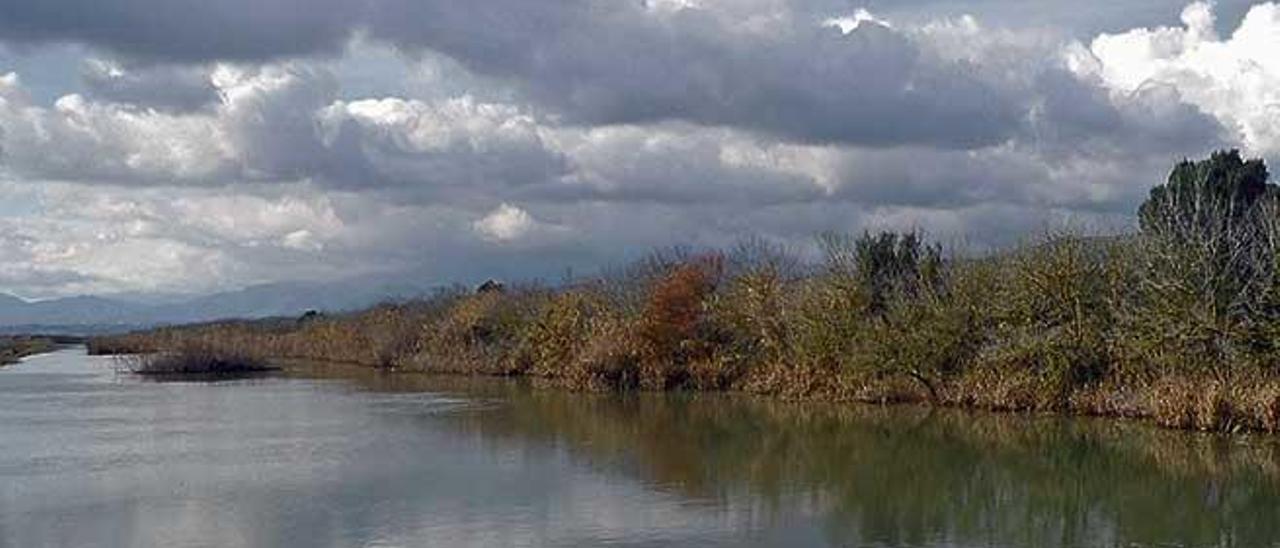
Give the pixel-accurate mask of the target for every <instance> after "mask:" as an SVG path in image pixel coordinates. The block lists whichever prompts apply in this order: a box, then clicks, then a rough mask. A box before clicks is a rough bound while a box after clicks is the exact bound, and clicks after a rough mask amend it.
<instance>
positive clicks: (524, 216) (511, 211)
mask: <svg viewBox="0 0 1280 548" xmlns="http://www.w3.org/2000/svg"><path fill="white" fill-rule="evenodd" d="M537 224H538V223H537V221H535V220H533V217H531V216H530V215H529V213H528V212H526V211H525V210H523V209H520V208H518V207H516V206H513V205H511V204H505V203H504V204H502V205H500V206H498V208H497V209H495V210H493V211H491V212H489V214H488V215H485V216H484V218H482V219H480V220H478V221H476V222H475V223H474V224H473V225H472V226H473V227H475V229H476V232H479V233H480V234H482V235H483V236H484V237H485V239H488V240H493V241H499V242H503V241H510V240H515V239H518V238H520V237H522V236H524V235H525V234H527V233H528V232H529V231H531V230H533V229H534V227H536V226H537Z"/></svg>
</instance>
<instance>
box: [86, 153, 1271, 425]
mask: <svg viewBox="0 0 1280 548" xmlns="http://www.w3.org/2000/svg"><path fill="white" fill-rule="evenodd" d="M1267 178H1268V174H1267V172H1266V168H1265V166H1263V165H1262V163H1261V162H1260V161H1256V160H1251V161H1245V160H1243V159H1242V158H1241V157H1240V156H1239V154H1238V153H1236V152H1221V153H1216V154H1214V155H1213V156H1212V157H1211V158H1210V159H1208V160H1204V161H1200V162H1191V161H1184V162H1181V163H1179V164H1178V165H1177V166H1176V167H1175V168H1174V170H1173V172H1172V173H1171V175H1170V177H1169V181H1168V182H1167V183H1166V184H1164V185H1160V186H1158V187H1156V188H1155V189H1153V190H1152V192H1151V197H1150V198H1149V199H1148V200H1147V201H1146V202H1145V203H1144V204H1142V206H1141V207H1140V208H1139V210H1138V215H1137V217H1138V219H1139V225H1140V228H1139V230H1137V231H1136V232H1133V233H1127V234H1111V235H1106V236H1096V235H1092V236H1091V235H1087V234H1049V235H1046V236H1044V237H1043V238H1040V239H1037V240H1034V241H1029V242H1025V243H1023V244H1022V245H1018V246H1014V247H1011V248H1008V249H1004V250H1001V251H999V252H995V253H988V254H983V255H975V254H965V253H962V252H959V251H957V250H951V251H948V252H944V250H943V248H942V247H941V246H940V245H937V244H930V243H927V242H926V241H924V239H923V238H922V237H921V236H920V235H918V234H915V233H893V232H882V233H878V234H871V233H864V234H862V235H861V236H845V235H832V234H828V235H824V236H822V237H821V238H820V239H819V240H818V245H817V249H818V253H817V254H816V256H818V257H820V258H819V259H817V260H813V259H805V258H803V257H806V255H805V254H800V253H793V252H792V251H791V250H789V249H787V248H783V247H780V246H777V245H774V244H771V243H769V242H766V241H762V240H749V241H746V242H744V243H742V244H740V245H738V246H736V247H734V248H732V249H729V250H722V251H716V250H710V251H700V252H692V251H688V250H680V249H676V250H671V251H667V252H659V253H654V254H653V255H651V256H649V257H648V258H646V259H644V260H641V261H638V262H637V263H635V264H632V265H631V266H629V267H626V268H622V269H618V270H615V271H610V272H607V273H605V274H603V275H600V276H598V277H595V278H590V279H580V280H573V281H570V282H567V283H565V284H562V285H559V286H556V287H546V286H538V285H531V286H522V287H505V286H503V285H502V284H499V283H496V282H489V283H485V284H484V285H482V286H480V287H479V288H477V289H476V290H474V291H471V290H467V289H454V290H450V291H442V292H440V293H439V294H437V295H434V296H432V297H430V298H424V299H420V300H417V301H414V302H410V303H404V304H395V305H385V306H379V307H374V308H372V309H370V310H366V311H363V312H357V313H350V314H343V315H337V316H326V315H323V314H314V313H311V314H307V315H304V316H302V317H300V318H297V319H274V320H263V321H253V322H224V323H217V324H206V325H199V326H186V327H175V328H167V329H160V330H154V331H149V332H141V333H134V334H130V335H125V336H119V337H107V338H99V339H95V340H92V341H90V350H91V351H92V352H94V353H101V354H112V353H137V352H143V353H145V352H170V351H172V349H174V348H180V347H182V346H184V345H192V344H195V345H199V346H200V347H202V348H210V349H217V350H218V351H220V352H225V353H230V354H234V355H239V356H246V355H251V354H252V355H256V356H260V357H263V358H274V359H280V358H302V359H316V360H326V361H340V362H352V363H359V364H363V365H367V366H370V367H379V368H391V369H397V370H404V371H418V372H439V373H462V374H471V375H506V376H524V377H531V378H534V379H537V380H539V381H540V382H544V383H551V384H555V385H558V386H564V387H568V388H572V389H580V390H648V391H669V390H690V391H742V392H751V393H756V394H766V395H771V396H776V397H780V398H789V399H814V400H827V401H841V402H843V401H848V402H913V403H928V404H931V405H935V406H948V407H964V408H981V409H990V410H1000V411H1019V412H1057V413H1068V414H1085V415H1100V416H1119V417H1133V418H1143V419H1149V420H1152V421H1154V422H1156V423H1158V424H1161V425H1163V426H1168V427H1172V428H1183V429H1198V430H1212V431H1240V430H1257V431H1267V432H1277V431H1280V187H1277V186H1276V185H1272V184H1269V183H1267Z"/></svg>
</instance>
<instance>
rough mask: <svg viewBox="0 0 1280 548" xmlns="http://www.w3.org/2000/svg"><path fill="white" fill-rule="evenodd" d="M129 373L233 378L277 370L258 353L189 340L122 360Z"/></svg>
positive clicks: (125, 357) (235, 347) (236, 347)
mask: <svg viewBox="0 0 1280 548" xmlns="http://www.w3.org/2000/svg"><path fill="white" fill-rule="evenodd" d="M120 361H121V364H122V365H123V366H124V368H125V369H127V370H128V371H130V372H132V373H135V374H138V375H148V376H158V377H160V376H189V375H200V376H214V377H218V376H231V375H242V374H246V373H260V372H264V371H271V370H274V369H275V368H274V367H272V366H270V365H269V364H268V362H267V361H266V360H265V359H263V358H262V357H261V356H259V355H258V354H257V353H256V352H253V351H251V350H249V349H246V348H242V347H238V346H214V345H211V344H208V343H206V342H203V341H200V340H189V341H183V342H181V343H179V344H178V345H177V346H176V347H174V348H171V349H167V350H164V351H160V352H154V353H149V354H134V355H128V356H124V357H121V358H120Z"/></svg>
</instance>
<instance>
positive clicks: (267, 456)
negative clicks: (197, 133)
mask: <svg viewBox="0 0 1280 548" xmlns="http://www.w3.org/2000/svg"><path fill="white" fill-rule="evenodd" d="M46 546H48V547H57V546H77V547H78V546H101V547H114V546H165V547H183V546H192V547H195V546H201V547H203V546H209V547H236V546H300V547H324V546H629V547H631V546H634V547H640V546H880V547H898V546H904V547H906V546H910V547H944V546H945V547H978V546H983V547H986V546H996V547H999V546H1034V547H1053V546H1224V547H1226V546H1240V547H1246V546H1247V547H1255V546H1280V446H1277V444H1276V443H1275V442H1273V441H1272V440H1271V439H1269V438H1240V437H1236V438H1218V437H1213V436H1204V435H1195V434H1186V433H1177V432H1164V431H1158V430H1155V429H1151V428H1148V427H1145V426H1141V425H1132V424H1124V423H1119V422H1115V421H1086V420H1065V419H1052V418H1028V417H1009V416H992V415H982V414H965V413H958V412H930V411H929V410H927V409H920V408H876V407H865V406H863V407H856V406H855V407H849V406H801V405H794V404H779V403H768V402H761V401H753V400H749V399H745V398H736V397H727V396H698V397H694V396H660V395H649V396H631V397H622V396H604V395H586V394H573V393H566V392H560V391H555V390H538V389H533V388H530V387H528V386H525V385H523V384H519V383H514V382H504V381H494V380H463V379H456V378H431V377H420V376H395V375H385V374H384V375H377V374H373V373H370V372H366V371H362V370H352V369H343V368H333V367H329V368H325V367H307V368H302V369H300V370H293V369H291V370H290V371H289V372H287V373H285V374H282V375H277V376H273V377H268V378H258V379H249V380H241V381H234V382H222V383H154V382H147V381H143V380H140V379H137V378H133V377H130V376H127V375H117V374H116V373H115V372H114V371H113V370H112V368H111V364H110V361H109V360H106V359H100V358H90V357H86V356H84V354H83V351H81V350H67V351H62V352H58V353H55V354H49V355H44V356H38V357H35V358H31V359H29V360H27V361H26V362H24V363H22V364H20V365H16V366H12V367H9V368H5V369H0V548H10V547H12V548H28V547H46Z"/></svg>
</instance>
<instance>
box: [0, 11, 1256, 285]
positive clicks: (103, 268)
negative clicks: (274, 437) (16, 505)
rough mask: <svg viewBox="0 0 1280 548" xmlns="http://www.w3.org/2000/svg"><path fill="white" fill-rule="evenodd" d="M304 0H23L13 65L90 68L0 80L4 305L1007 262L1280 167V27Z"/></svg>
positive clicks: (1202, 15) (4, 75)
mask: <svg viewBox="0 0 1280 548" xmlns="http://www.w3.org/2000/svg"><path fill="white" fill-rule="evenodd" d="M302 4H303V3H300V2H297V1H296V0H294V1H286V0H259V1H257V2H253V3H247V2H240V1H239V0H234V1H231V2H217V3H212V2H201V3H195V2H187V1H185V0H180V1H171V2H152V1H142V0H133V1H130V2H112V3H105V2H94V3H86V4H84V5H80V3H79V2H72V1H69V0H51V1H49V2H4V3H0V42H7V43H9V44H16V45H22V46H23V47H28V48H39V47H45V46H42V45H41V44H52V43H64V42H75V43H80V44H84V45H85V47H87V48H88V50H89V51H90V53H91V55H90V56H88V57H87V58H86V59H84V62H83V63H82V64H80V65H77V66H74V67H65V68H64V69H63V70H65V71H68V72H70V73H73V74H74V75H75V76H78V80H79V82H80V83H81V87H80V89H68V90H67V92H66V94H64V95H63V96H61V97H60V98H57V99H56V100H54V101H42V100H39V99H36V98H33V97H32V95H31V94H30V93H28V91H27V88H26V86H25V84H24V78H25V76H26V75H23V74H16V73H11V72H8V71H7V70H6V68H5V67H4V66H3V65H0V190H3V191H4V193H5V194H6V195H9V196H12V199H10V200H9V202H8V203H11V204H15V205H11V206H7V207H9V208H10V209H11V211H6V213H8V215H7V216H6V218H5V220H4V222H3V223H2V224H0V227H3V230H0V250H3V252H4V253H5V255H6V258H7V259H9V261H8V262H9V264H7V265H6V266H5V267H4V270H0V291H2V290H4V289H5V287H4V286H5V285H6V284H7V285H8V286H9V287H11V288H15V289H14V290H16V291H20V292H21V291H25V292H27V293H28V294H61V293H68V292H92V291H106V290H120V291H124V290H130V291H132V290H149V289H163V290H182V289H184V288H186V289H190V288H189V287H185V286H184V284H185V283H189V280H192V279H200V280H202V281H203V283H204V284H205V285H206V286H207V287H202V288H200V290H204V289H214V288H218V287H234V286H237V285H243V284H245V283H253V282H261V281H274V280H286V279H296V278H308V279H318V278H332V277H338V276H342V275H349V274H363V273H370V272H376V271H396V272H412V273H413V275H415V276H432V277H436V278H439V279H441V280H452V279H464V280H465V279H470V278H473V277H482V276H485V275H488V274H490V273H494V272H504V273H507V274H509V275H511V276H554V275H556V274H557V273H559V272H562V271H563V269H564V268H565V267H567V266H572V267H574V268H576V269H579V270H582V269H589V268H592V267H598V266H600V265H602V264H606V263H609V262H611V261H617V260H621V259H623V258H625V257H626V256H634V255H635V254H638V253H641V252H643V251H645V250H647V249H648V248H649V247H651V246H661V245H670V244H675V243H690V244H699V245H726V244H729V243H732V241H733V240H734V239H736V238H740V237H742V236H744V235H747V234H758V235H763V236H766V237H769V238H772V239H775V240H778V241H783V242H787V243H793V244H796V245H805V244H806V243H808V242H810V240H811V238H812V235H813V234H814V233H815V232H819V231H824V230H860V229H863V228H868V227H898V228H910V227H917V228H923V229H926V230H929V231H930V232H932V233H934V234H935V235H937V236H938V237H941V238H944V239H947V238H957V237H961V236H964V237H968V238H972V239H974V240H976V241H978V242H981V243H982V244H984V245H985V244H992V245H997V244H999V243H1000V242H1007V241H1009V240H1012V239H1016V238H1018V237H1021V236H1023V235H1025V234H1026V233H1027V232H1029V231H1033V230H1035V229H1037V228H1042V227H1043V226H1044V225H1045V224H1046V223H1049V222H1054V221H1055V220H1058V221H1061V220H1070V221H1073V222H1084V223H1098V224H1107V225H1109V226H1110V225H1112V224H1121V225H1123V224H1124V223H1125V222H1127V220H1128V219H1129V214H1130V212H1131V209H1132V208H1133V206H1134V204H1135V203H1136V202H1137V200H1138V199H1140V197H1141V196H1142V195H1143V193H1145V192H1146V190H1147V188H1148V187H1149V186H1150V185H1151V184H1154V183H1155V182H1157V181H1159V180H1160V179H1161V177H1162V176H1163V172H1164V171H1165V170H1166V169H1167V168H1168V166H1169V165H1170V164H1171V163H1172V162H1173V161H1174V160H1176V159H1179V158H1181V157H1184V156H1195V155H1201V154H1204V153H1205V152H1206V151H1208V150H1210V149H1212V148H1215V147H1223V146H1238V147H1243V148H1244V149H1246V151H1247V152H1248V153H1250V154H1256V155H1264V156H1267V157H1268V158H1271V159H1273V160H1274V159H1275V158H1276V156H1277V154H1278V153H1280V130H1277V128H1280V111H1277V110H1276V109H1274V108H1272V107H1274V104H1280V103H1277V101H1280V98H1277V97H1276V96H1275V93H1276V92H1275V91H1274V90H1276V89H1280V85H1277V82H1280V67H1278V66H1277V65H1276V64H1275V56H1274V54H1273V52H1274V51H1277V50H1280V44H1278V43H1277V42H1276V39H1275V38H1274V37H1275V36H1277V35H1280V32H1278V31H1280V9H1277V7H1276V6H1275V5H1274V4H1260V5H1258V6H1257V7H1255V8H1254V9H1253V10H1251V11H1250V12H1249V14H1248V17H1246V18H1245V19H1244V20H1243V22H1241V23H1240V24H1239V25H1238V26H1237V28H1234V29H1231V32H1225V33H1224V32H1221V31H1219V30H1217V29H1218V28H1219V27H1221V26H1222V24H1221V22H1220V21H1215V20H1213V18H1212V15H1213V14H1214V12H1213V11H1212V9H1211V7H1210V6H1209V5H1208V4H1199V3H1197V4H1193V5H1191V7H1190V8H1188V9H1187V10H1186V11H1184V12H1182V14H1181V19H1182V23H1180V24H1177V25H1174V26H1165V27H1151V28H1145V27H1139V28H1133V29H1128V30H1125V31H1123V32H1116V33H1110V34H1100V35H1096V36H1090V37H1089V38H1088V39H1085V40H1077V39H1074V38H1071V37H1070V35H1069V33H1067V32H1063V31H1061V30H1052V29H1049V30H1046V29H1044V28H1041V27H1027V28H1020V27H1005V26H990V25H989V24H987V23H984V22H983V21H982V20H981V19H978V18H973V17H948V18H933V19H928V18H925V19H919V20H913V21H912V22H909V23H901V22H897V21H895V20H893V19H891V18H890V19H889V20H885V18H881V17H878V16H877V14H873V13H869V12H856V11H852V10H849V9H848V6H846V5H844V4H843V3H826V2H788V1H785V0H729V1H723V2H711V1H709V0H708V1H701V2H699V1H695V0H680V1H677V0H662V1H657V0H652V1H648V2H598V1H586V0H581V1H579V0H563V1H556V2H525V1H515V0H491V1H486V2H435V1H420V2H409V1H407V0H404V1H402V0H384V1H380V2H347V1H343V2H332V3H326V2H319V3H316V2H306V3H305V6H303V5H302ZM925 4H927V3H925ZM922 5H923V4H922ZM1144 9H1145V8H1144ZM1165 11H1166V12H1168V13H1167V14H1166V15H1168V16H1169V17H1170V18H1175V19H1176V18H1177V16H1178V15H1179V13H1178V11H1177V10H1176V9H1174V10H1172V11H1170V10H1167V9H1166V10H1165ZM73 13H74V14H76V15H75V16H74V17H70V16H68V15H67V14H73ZM132 27H138V28H139V29H140V30H139V33H138V34H136V35H133V34H127V33H125V32H124V30H125V29H129V28H132ZM371 50H377V51H390V52H392V53H391V54H389V55H385V56H382V57H377V56H371V55H368V51H371ZM369 58H379V59H382V61H379V62H378V63H377V64H375V66H369V67H357V68H353V67H352V62H353V61H352V60H353V59H361V60H363V59H369ZM387 59H390V60H387ZM431 59H446V60H448V63H449V64H450V66H451V67H453V68H450V69H449V70H451V71H457V73H456V74H455V73H451V72H448V71H444V72H440V71H429V70H427V68H428V67H429V66H435V65H431V63H430V60H431ZM2 60H3V57H0V61H2ZM357 69H358V70H357ZM428 73H430V74H428ZM459 75H461V76H462V77H456V76H459ZM409 81H412V85H409V84H406V82H409ZM463 84H465V86H471V87H469V88H468V87H465V86H464V87H462V88H461V89H460V86H463ZM352 89H359V90H361V92H360V93H359V94H353V92H352V91H351V90H352ZM378 89H387V90H396V91H387V92H385V93H378V92H377V91H376V90H378ZM415 89H416V90H418V92H416V93H415V92H414V91H413V90H415ZM369 90H375V91H374V92H373V93H369ZM0 207H4V206H0ZM120 258H125V260H123V261H122V260H120ZM130 265H132V266H130ZM40 273H48V276H47V277H44V278H41V276H40ZM57 280H61V282H58V283H53V281H57ZM37 282H39V283H37Z"/></svg>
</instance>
